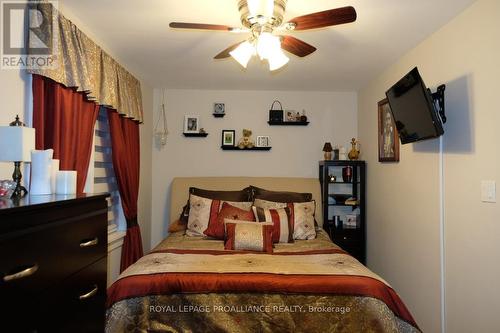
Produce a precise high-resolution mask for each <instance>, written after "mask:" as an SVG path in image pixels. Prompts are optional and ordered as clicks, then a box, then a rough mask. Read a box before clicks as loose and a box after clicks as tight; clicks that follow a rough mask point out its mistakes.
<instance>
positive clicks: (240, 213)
mask: <svg viewBox="0 0 500 333" xmlns="http://www.w3.org/2000/svg"><path fill="white" fill-rule="evenodd" d="M224 219H232V220H240V221H255V216H254V214H253V211H252V210H244V209H241V208H238V207H235V206H233V205H231V204H228V203H227V202H223V203H222V208H221V210H220V211H219V214H218V215H217V218H216V219H210V221H209V223H208V228H207V230H205V232H204V233H205V235H207V236H208V237H213V238H217V239H224V231H225V228H224Z"/></svg>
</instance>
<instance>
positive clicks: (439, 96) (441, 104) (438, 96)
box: [429, 84, 446, 124]
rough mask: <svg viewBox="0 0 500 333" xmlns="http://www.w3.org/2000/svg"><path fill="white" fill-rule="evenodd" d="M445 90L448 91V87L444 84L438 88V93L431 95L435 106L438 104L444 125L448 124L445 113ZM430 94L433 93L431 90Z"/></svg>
mask: <svg viewBox="0 0 500 333" xmlns="http://www.w3.org/2000/svg"><path fill="white" fill-rule="evenodd" d="M445 89H446V86H445V85H444V84H442V85H440V86H439V87H437V91H436V92H435V93H431V96H432V100H433V102H434V104H436V102H437V105H438V112H439V116H440V117H441V121H442V122H443V124H444V123H446V115H445V113H444V90H445ZM430 92H431V91H430V89H429V93H430Z"/></svg>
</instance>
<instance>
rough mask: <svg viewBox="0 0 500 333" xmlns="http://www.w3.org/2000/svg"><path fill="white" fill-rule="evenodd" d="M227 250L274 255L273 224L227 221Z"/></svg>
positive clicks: (225, 245)
mask: <svg viewBox="0 0 500 333" xmlns="http://www.w3.org/2000/svg"><path fill="white" fill-rule="evenodd" d="M225 225H226V241H225V242H224V249H226V250H246V251H258V252H267V253H273V224H272V223H267V222H265V223H255V222H243V221H235V220H231V219H225Z"/></svg>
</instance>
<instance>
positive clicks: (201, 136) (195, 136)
mask: <svg viewBox="0 0 500 333" xmlns="http://www.w3.org/2000/svg"><path fill="white" fill-rule="evenodd" d="M182 134H184V136H185V137H187V138H204V137H206V136H207V135H208V133H182Z"/></svg>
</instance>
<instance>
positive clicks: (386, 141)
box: [378, 98, 399, 162]
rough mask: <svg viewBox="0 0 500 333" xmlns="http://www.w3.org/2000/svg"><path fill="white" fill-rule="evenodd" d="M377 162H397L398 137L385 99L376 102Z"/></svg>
mask: <svg viewBox="0 0 500 333" xmlns="http://www.w3.org/2000/svg"><path fill="white" fill-rule="evenodd" d="M378 161H379V162H399V135H398V130H397V129H396V124H395V123H394V118H393V117H392V113H391V107H390V106H389V101H388V100H387V98H385V99H383V100H381V101H380V102H378Z"/></svg>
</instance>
